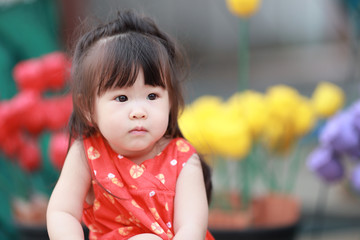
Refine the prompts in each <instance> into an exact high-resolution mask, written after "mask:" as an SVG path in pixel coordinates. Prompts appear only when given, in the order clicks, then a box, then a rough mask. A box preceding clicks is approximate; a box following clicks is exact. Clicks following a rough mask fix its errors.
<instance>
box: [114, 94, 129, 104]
mask: <svg viewBox="0 0 360 240" xmlns="http://www.w3.org/2000/svg"><path fill="white" fill-rule="evenodd" d="M115 100H116V101H118V102H126V101H127V100H128V98H127V96H125V95H120V96H118V97H116V98H115Z"/></svg>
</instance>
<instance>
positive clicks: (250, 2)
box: [226, 0, 261, 17]
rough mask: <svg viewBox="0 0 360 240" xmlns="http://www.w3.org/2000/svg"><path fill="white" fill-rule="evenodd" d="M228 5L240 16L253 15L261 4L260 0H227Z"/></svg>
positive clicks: (232, 11)
mask: <svg viewBox="0 0 360 240" xmlns="http://www.w3.org/2000/svg"><path fill="white" fill-rule="evenodd" d="M226 3H227V7H228V9H229V10H230V12H231V13H232V14H234V15H235V16H238V17H250V16H252V15H253V14H254V13H255V12H256V11H257V10H258V8H259V6H260V3H261V2H260V0H227V1H226Z"/></svg>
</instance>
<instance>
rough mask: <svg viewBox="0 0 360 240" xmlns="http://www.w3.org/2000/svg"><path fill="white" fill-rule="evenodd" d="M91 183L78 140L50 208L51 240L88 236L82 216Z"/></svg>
mask: <svg viewBox="0 0 360 240" xmlns="http://www.w3.org/2000/svg"><path fill="white" fill-rule="evenodd" d="M90 184H91V175H90V171H89V168H88V166H87V164H86V157H85V153H84V150H83V147H82V144H81V142H79V141H75V142H74V144H73V145H72V146H71V148H70V150H69V153H68V155H67V157H66V160H65V163H64V166H63V169H62V171H61V175H60V178H59V180H58V182H57V184H56V186H55V188H54V191H53V193H52V195H51V198H50V201H49V205H48V209H47V228H48V233H49V236H50V239H51V240H61V239H66V240H83V239H84V233H83V229H82V226H81V217H82V210H83V202H84V199H85V197H86V194H87V192H88V190H89V187H90Z"/></svg>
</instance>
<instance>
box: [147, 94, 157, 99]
mask: <svg viewBox="0 0 360 240" xmlns="http://www.w3.org/2000/svg"><path fill="white" fill-rule="evenodd" d="M157 97H158V95H157V94H155V93H150V94H149V95H148V96H147V99H149V100H155V99H156V98H157Z"/></svg>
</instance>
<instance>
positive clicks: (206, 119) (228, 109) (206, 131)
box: [179, 83, 344, 239]
mask: <svg viewBox="0 0 360 240" xmlns="http://www.w3.org/2000/svg"><path fill="white" fill-rule="evenodd" d="M329 97H330V98H331V99H332V103H333V104H326V105H325V104H322V103H323V101H326V99H327V98H329ZM343 99H344V94H343V92H342V90H341V89H340V88H338V87H337V86H335V85H333V84H330V83H321V84H319V85H318V86H317V88H316V89H315V91H314V93H313V96H312V97H311V98H307V97H305V96H302V95H300V94H299V93H298V91H297V90H296V89H294V88H292V87H290V86H285V85H277V86H272V87H270V88H269V89H268V90H267V91H266V93H264V94H262V93H260V92H256V91H250V90H247V91H244V92H239V93H235V94H234V95H233V96H232V97H230V98H229V99H228V100H227V101H224V100H222V99H221V98H219V97H214V96H203V97H200V98H198V99H197V100H195V101H194V102H193V103H191V104H190V105H188V106H186V108H185V110H184V112H183V114H182V115H181V118H180V121H179V124H180V128H181V130H182V131H183V133H184V135H185V137H186V138H187V139H188V140H189V141H190V142H191V143H192V144H193V145H194V146H195V147H196V148H197V150H198V151H199V152H200V153H201V154H202V155H203V156H204V157H205V158H206V159H207V160H208V162H209V163H210V164H211V165H212V166H213V176H214V177H213V180H214V196H213V202H212V204H211V210H210V217H209V227H210V229H211V230H212V231H213V234H214V235H215V237H216V239H262V237H265V238H264V239H292V238H293V237H294V236H295V234H296V230H297V226H298V223H299V218H300V211H301V203H300V200H299V199H297V198H296V197H295V196H294V195H293V194H292V189H293V187H294V185H295V182H296V176H297V173H298V170H299V167H300V164H301V163H302V161H301V160H302V159H305V157H306V154H307V152H306V151H305V152H304V146H303V143H304V142H305V141H302V140H303V138H304V137H305V136H306V134H307V133H309V132H310V131H311V130H312V129H313V128H314V126H315V123H316V121H317V119H319V118H325V117H327V116H330V115H332V114H334V113H335V112H336V111H337V110H338V109H340V108H341V107H342V104H343ZM272 236H273V237H272Z"/></svg>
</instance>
